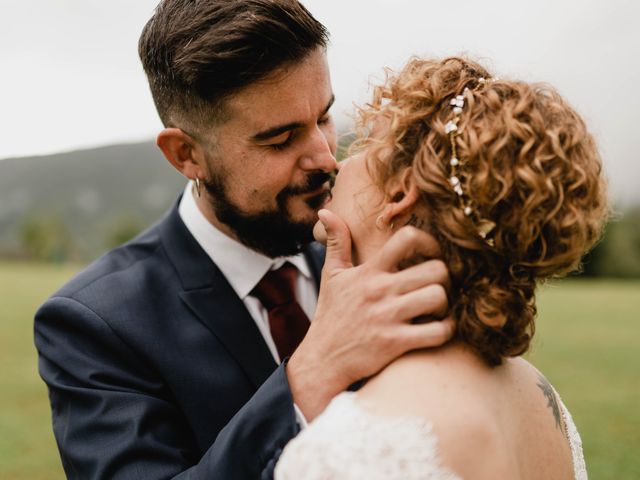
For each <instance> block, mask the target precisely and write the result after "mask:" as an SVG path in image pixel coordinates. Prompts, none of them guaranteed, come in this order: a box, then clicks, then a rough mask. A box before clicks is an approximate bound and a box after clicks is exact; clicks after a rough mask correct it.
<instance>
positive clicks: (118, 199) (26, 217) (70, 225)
mask: <svg viewBox="0 0 640 480" xmlns="http://www.w3.org/2000/svg"><path fill="white" fill-rule="evenodd" d="M184 185H185V180H184V179H183V177H181V176H180V175H179V174H178V173H177V172H176V171H175V170H174V169H173V168H172V167H171V165H169V163H168V162H167V161H166V160H165V159H164V157H163V156H162V153H161V152H160V150H159V149H158V148H157V147H156V146H155V145H154V144H153V143H152V142H145V143H137V144H126V145H115V146H108V147H103V148H95V149H90V150H82V151H75V152H69V153H64V154H56V155H49V156H40V157H24V158H13V159H5V160H2V161H0V255H3V256H21V255H23V254H24V253H25V252H24V248H23V240H24V236H25V232H26V229H28V228H29V227H32V228H35V227H34V225H35V226H36V227H37V228H39V229H40V230H38V231H41V230H42V229H43V228H45V229H49V230H55V231H56V232H57V233H56V235H58V236H62V237H64V238H65V240H64V241H65V242H67V244H68V245H67V248H68V255H66V256H70V257H72V258H77V259H80V260H86V259H88V258H92V257H95V256H96V255H98V254H99V253H101V252H102V251H104V250H105V249H106V248H107V247H109V246H111V245H110V244H112V243H113V242H114V241H115V240H117V238H118V236H120V237H122V235H123V234H125V233H126V232H127V231H129V232H133V231H136V230H139V229H141V228H143V227H145V226H147V225H149V224H150V223H152V222H153V221H154V220H156V219H157V218H158V217H159V216H160V215H161V214H162V212H163V211H165V210H166V209H167V208H169V207H170V206H171V205H172V204H173V202H174V201H175V199H176V198H177V196H178V195H179V193H180V191H181V190H182V189H183V188H184Z"/></svg>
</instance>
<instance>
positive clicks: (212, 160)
mask: <svg viewBox="0 0 640 480" xmlns="http://www.w3.org/2000/svg"><path fill="white" fill-rule="evenodd" d="M332 103H333V93H332V89H331V81H330V78H329V69H328V65H327V61H326V55H325V53H324V50H320V49H319V50H317V51H316V52H314V53H312V54H311V55H309V56H308V57H307V58H306V59H305V60H304V61H302V62H299V63H297V64H295V65H292V66H289V67H286V68H282V69H279V70H277V71H276V72H275V73H274V74H272V75H271V76H269V77H268V78H267V79H265V80H263V81H261V82H258V83H256V84H253V85H250V86H249V87H247V88H245V89H243V90H241V91H240V92H239V93H237V94H235V95H233V96H232V97H231V98H229V99H228V100H227V101H226V103H225V106H226V112H227V114H228V118H227V120H226V121H225V122H224V123H223V124H221V125H220V126H218V127H216V129H215V133H214V137H215V139H214V142H213V143H214V147H212V150H210V152H209V155H208V157H209V158H208V159H207V167H208V172H207V178H206V179H205V181H204V184H205V186H206V190H207V194H208V197H209V200H210V206H211V208H212V210H213V213H214V215H215V219H214V220H215V221H217V223H218V226H219V227H221V228H222V229H223V230H227V231H228V230H230V232H228V233H231V234H232V235H233V236H235V237H237V238H238V240H240V241H241V242H242V243H244V244H246V245H247V246H249V247H251V248H253V249H255V250H258V251H260V252H262V253H264V254H266V255H268V256H270V257H276V256H282V255H291V254H294V253H297V252H299V251H300V248H301V247H302V246H303V245H304V244H306V243H308V242H309V241H311V240H312V239H313V237H312V233H311V232H312V228H313V225H314V223H315V222H316V220H317V211H318V209H319V208H320V207H322V205H323V204H324V203H325V201H326V200H327V198H328V196H329V178H330V173H332V172H333V171H334V170H335V169H336V161H335V157H334V153H335V150H336V132H335V127H334V124H333V120H332V118H331V116H330V114H329V108H330V107H331V105H332Z"/></svg>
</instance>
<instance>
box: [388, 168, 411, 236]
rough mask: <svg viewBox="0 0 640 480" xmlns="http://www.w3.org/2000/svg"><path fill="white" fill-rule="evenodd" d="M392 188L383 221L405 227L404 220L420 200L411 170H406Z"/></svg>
mask: <svg viewBox="0 0 640 480" xmlns="http://www.w3.org/2000/svg"><path fill="white" fill-rule="evenodd" d="M390 186H391V188H390V190H389V191H388V192H387V195H388V199H387V201H386V206H385V208H384V213H383V215H382V220H383V221H385V222H386V223H387V224H389V225H404V224H405V223H406V222H403V221H402V220H404V218H405V217H407V216H408V215H409V214H410V213H411V212H412V211H413V209H414V207H415V205H416V202H417V201H418V199H419V198H420V192H419V190H418V187H417V186H416V184H415V181H414V179H413V174H412V171H411V168H410V167H407V168H405V169H404V171H403V172H402V173H401V174H400V175H399V176H398V177H397V179H395V180H393V181H392V183H391V185H390Z"/></svg>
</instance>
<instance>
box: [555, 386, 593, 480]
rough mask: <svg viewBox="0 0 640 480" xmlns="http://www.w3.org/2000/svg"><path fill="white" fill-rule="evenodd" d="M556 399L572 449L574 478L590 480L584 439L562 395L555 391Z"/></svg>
mask: <svg viewBox="0 0 640 480" xmlns="http://www.w3.org/2000/svg"><path fill="white" fill-rule="evenodd" d="M554 392H555V394H556V398H557V399H558V403H559V404H560V413H561V414H562V423H563V426H564V433H565V436H566V437H567V441H568V442H569V447H570V448H571V458H572V459H573V476H574V477H575V479H576V480H588V477H587V465H586V463H585V461H584V453H583V451H582V438H580V434H579V433H578V429H577V428H576V424H575V423H574V422H573V417H572V416H571V413H569V410H568V409H567V407H566V406H565V405H564V403H563V402H562V399H561V398H560V395H558V392H557V391H555V389H554Z"/></svg>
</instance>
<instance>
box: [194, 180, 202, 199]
mask: <svg viewBox="0 0 640 480" xmlns="http://www.w3.org/2000/svg"><path fill="white" fill-rule="evenodd" d="M195 183H196V194H197V195H198V198H200V187H201V186H202V184H201V183H200V177H198V176H197V175H196V179H195Z"/></svg>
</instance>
